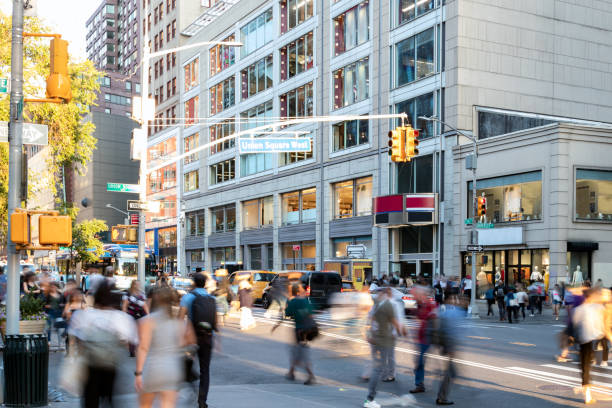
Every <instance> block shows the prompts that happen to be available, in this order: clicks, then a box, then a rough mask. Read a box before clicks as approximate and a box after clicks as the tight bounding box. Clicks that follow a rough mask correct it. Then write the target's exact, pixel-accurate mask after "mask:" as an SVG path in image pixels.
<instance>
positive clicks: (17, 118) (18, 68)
mask: <svg viewBox="0 0 612 408" xmlns="http://www.w3.org/2000/svg"><path fill="white" fill-rule="evenodd" d="M8 138H9V181H8V203H7V204H8V218H9V221H8V224H9V225H8V231H11V221H10V220H11V217H10V214H12V213H13V211H15V209H16V208H19V207H20V196H21V194H20V189H21V160H22V157H21V155H22V151H23V0H13V27H12V39H11V99H10V111H9V135H8ZM7 235H8V236H7V237H6V238H7V252H8V253H7V255H8V259H7V261H8V262H7V286H6V334H19V250H18V249H17V246H16V245H15V243H13V241H12V240H11V239H10V233H9V234H7Z"/></svg>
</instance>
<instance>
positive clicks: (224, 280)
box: [214, 269, 231, 326]
mask: <svg viewBox="0 0 612 408" xmlns="http://www.w3.org/2000/svg"><path fill="white" fill-rule="evenodd" d="M215 276H216V277H217V278H218V279H219V284H218V285H217V288H216V289H215V292H214V293H215V300H216V301H217V314H218V315H219V316H221V320H220V321H219V323H220V324H221V326H223V325H225V318H226V316H227V314H228V313H229V302H230V301H231V290H230V287H229V279H228V276H227V269H217V271H215Z"/></svg>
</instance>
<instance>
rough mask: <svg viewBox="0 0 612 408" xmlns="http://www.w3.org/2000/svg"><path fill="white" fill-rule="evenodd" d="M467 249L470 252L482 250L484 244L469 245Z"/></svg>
mask: <svg viewBox="0 0 612 408" xmlns="http://www.w3.org/2000/svg"><path fill="white" fill-rule="evenodd" d="M467 250H468V252H482V251H483V250H484V248H483V247H482V245H468V246H467Z"/></svg>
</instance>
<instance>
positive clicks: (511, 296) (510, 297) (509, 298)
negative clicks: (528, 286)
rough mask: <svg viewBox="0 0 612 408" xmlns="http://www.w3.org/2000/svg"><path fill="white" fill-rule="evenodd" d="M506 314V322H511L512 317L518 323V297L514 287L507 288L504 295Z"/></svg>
mask: <svg viewBox="0 0 612 408" xmlns="http://www.w3.org/2000/svg"><path fill="white" fill-rule="evenodd" d="M505 301H506V314H507V315H508V323H510V324H512V317H514V320H515V321H516V323H518V304H519V303H518V299H517V297H516V288H509V289H508V292H507V293H506V297H505Z"/></svg>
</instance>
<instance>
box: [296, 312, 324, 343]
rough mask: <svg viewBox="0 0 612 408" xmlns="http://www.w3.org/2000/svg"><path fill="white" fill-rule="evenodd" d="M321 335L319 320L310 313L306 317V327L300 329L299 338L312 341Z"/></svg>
mask: <svg viewBox="0 0 612 408" xmlns="http://www.w3.org/2000/svg"><path fill="white" fill-rule="evenodd" d="M318 336H319V326H318V325H317V322H316V321H315V319H314V318H313V317H312V315H311V314H308V315H307V316H306V317H305V318H304V327H302V328H301V329H299V338H300V340H301V341H312V340H314V339H315V338H317V337H318Z"/></svg>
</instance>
